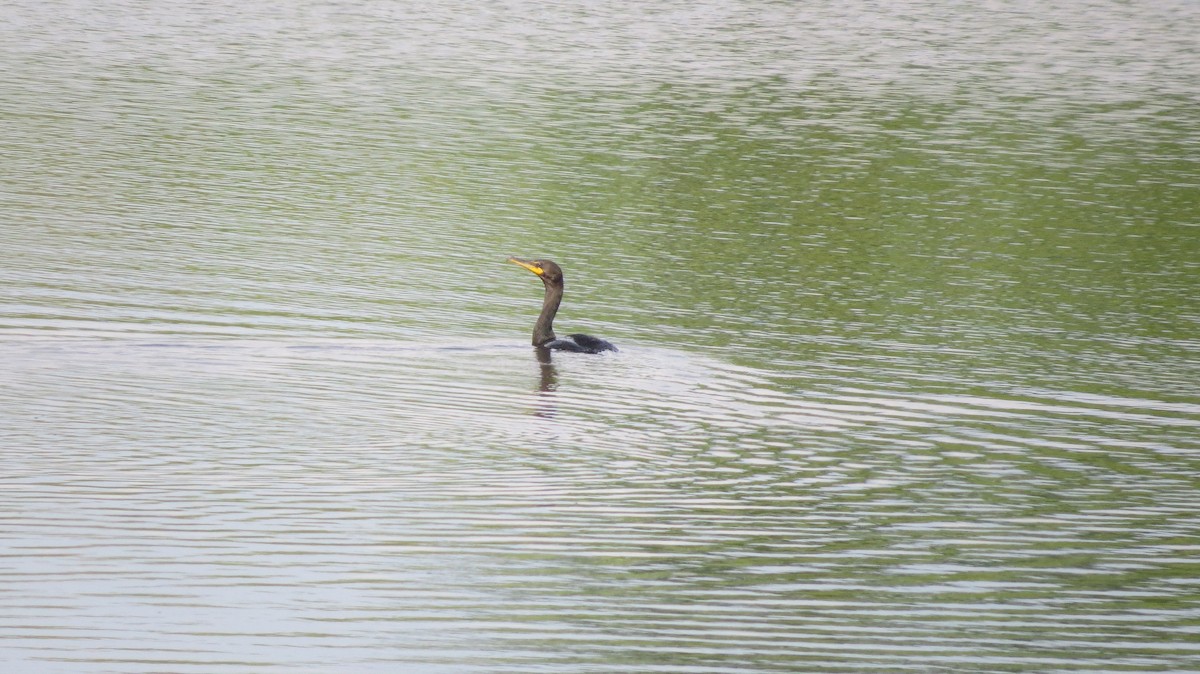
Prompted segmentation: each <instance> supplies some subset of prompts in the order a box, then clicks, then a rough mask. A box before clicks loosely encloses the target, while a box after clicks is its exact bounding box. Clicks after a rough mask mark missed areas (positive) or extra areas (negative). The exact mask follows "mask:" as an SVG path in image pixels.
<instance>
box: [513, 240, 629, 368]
mask: <svg viewBox="0 0 1200 674" xmlns="http://www.w3.org/2000/svg"><path fill="white" fill-rule="evenodd" d="M508 261H509V262H512V263H514V264H519V265H521V266H522V267H524V268H526V269H528V270H529V271H531V272H533V273H535V274H537V275H538V278H540V279H542V283H543V284H545V286H546V299H545V300H543V301H542V313H541V315H540V316H538V319H537V323H536V324H535V325H534V326H533V345H534V346H536V347H538V348H539V349H554V350H556V351H575V352H577V353H603V352H605V351H616V350H617V347H615V346H613V345H612V343H611V342H606V341H604V340H603V339H600V338H599V337H592V336H591V335H584V334H578V333H577V334H574V335H567V336H566V337H562V338H559V337H555V336H554V314H557V313H558V305H560V304H562V297H563V273H562V267H559V266H558V265H557V264H555V263H554V262H553V261H551V260H522V259H520V258H516V257H510V258H508Z"/></svg>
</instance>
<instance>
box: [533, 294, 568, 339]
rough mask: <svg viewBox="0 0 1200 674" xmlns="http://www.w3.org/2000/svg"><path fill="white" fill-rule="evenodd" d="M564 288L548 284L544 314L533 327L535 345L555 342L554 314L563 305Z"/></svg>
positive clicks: (543, 305)
mask: <svg viewBox="0 0 1200 674" xmlns="http://www.w3.org/2000/svg"><path fill="white" fill-rule="evenodd" d="M562 296H563V287H562V286H561V285H550V284H549V283H547V284H546V299H544V300H542V313H541V315H539V316H538V319H537V323H536V324H535V325H534V326H533V345H534V346H541V345H543V344H545V343H546V342H552V341H554V314H557V313H558V305H560V304H562Z"/></svg>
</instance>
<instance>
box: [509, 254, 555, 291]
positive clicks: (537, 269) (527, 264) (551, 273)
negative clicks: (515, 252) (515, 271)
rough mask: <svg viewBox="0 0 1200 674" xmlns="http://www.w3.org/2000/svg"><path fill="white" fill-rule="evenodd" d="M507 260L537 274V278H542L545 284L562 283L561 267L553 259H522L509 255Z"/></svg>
mask: <svg viewBox="0 0 1200 674" xmlns="http://www.w3.org/2000/svg"><path fill="white" fill-rule="evenodd" d="M508 261H509V262H512V263H513V264H517V265H521V266H522V267H524V268H526V269H528V270H529V271H531V272H533V273H534V274H537V275H538V278H540V279H542V283H545V284H546V285H562V282H563V273H562V267H559V266H558V265H557V264H555V263H554V261H553V260H522V259H521V258H519V257H510V258H508Z"/></svg>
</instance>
